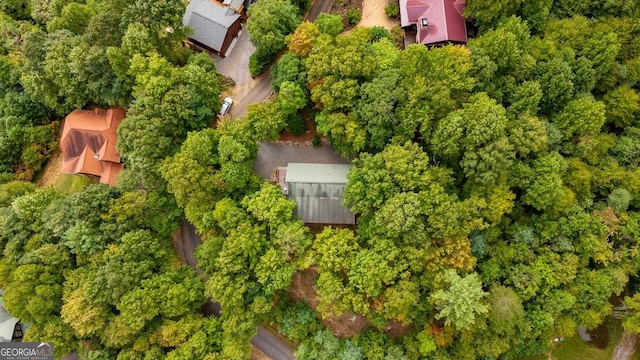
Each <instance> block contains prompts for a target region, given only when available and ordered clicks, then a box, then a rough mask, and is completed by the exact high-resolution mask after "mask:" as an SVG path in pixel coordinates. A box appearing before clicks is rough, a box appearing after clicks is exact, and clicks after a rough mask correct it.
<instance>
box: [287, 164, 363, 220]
mask: <svg viewBox="0 0 640 360" xmlns="http://www.w3.org/2000/svg"><path fill="white" fill-rule="evenodd" d="M350 168H351V165H347V164H308V163H289V164H287V167H286V168H278V176H277V177H278V183H279V184H280V186H281V187H282V190H283V191H284V193H285V194H286V195H287V198H288V199H290V200H294V201H295V202H296V204H297V206H296V209H295V215H296V216H297V217H298V218H299V219H301V220H302V221H304V222H305V223H308V224H334V225H337V224H355V223H356V216H355V215H354V214H353V213H352V212H351V210H349V209H348V208H346V207H345V206H344V205H342V201H343V200H344V197H343V193H344V188H345V186H346V185H347V174H348V173H349V169H350ZM283 179H284V181H283Z"/></svg>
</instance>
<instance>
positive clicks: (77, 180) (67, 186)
mask: <svg viewBox="0 0 640 360" xmlns="http://www.w3.org/2000/svg"><path fill="white" fill-rule="evenodd" d="M95 183H97V180H96V179H95V178H93V177H91V176H88V175H84V174H64V173H62V174H60V175H58V177H57V178H56V180H55V183H54V185H53V186H54V187H55V188H56V189H58V190H59V191H61V192H63V193H67V194H71V193H74V192H78V191H80V190H82V188H84V187H85V186H87V185H90V184H95Z"/></svg>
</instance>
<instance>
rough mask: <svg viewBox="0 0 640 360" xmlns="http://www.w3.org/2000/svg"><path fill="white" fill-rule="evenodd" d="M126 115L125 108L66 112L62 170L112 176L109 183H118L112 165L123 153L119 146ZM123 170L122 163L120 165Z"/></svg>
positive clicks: (61, 142)
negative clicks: (117, 148)
mask: <svg viewBox="0 0 640 360" xmlns="http://www.w3.org/2000/svg"><path fill="white" fill-rule="evenodd" d="M124 117H125V112H124V110H122V109H108V110H106V111H105V110H103V109H95V110H74V111H73V112H71V114H69V115H68V116H67V118H66V119H65V122H64V127H63V129H62V137H61V139H60V148H61V149H62V155H63V163H62V171H63V172H66V173H73V174H76V173H84V174H91V175H97V176H103V175H104V174H105V173H106V172H108V173H109V174H108V176H107V177H106V178H107V179H110V178H111V177H113V179H112V181H108V182H107V183H109V184H112V183H113V184H115V176H117V174H118V173H119V172H120V171H119V170H117V171H113V167H112V165H108V164H119V163H120V154H118V152H117V150H116V142H117V141H118V134H117V129H118V125H120V123H121V122H122V119H124ZM116 168H119V169H120V170H121V168H122V165H120V166H119V167H118V166H116Z"/></svg>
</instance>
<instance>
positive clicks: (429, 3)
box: [400, 0, 467, 46]
mask: <svg viewBox="0 0 640 360" xmlns="http://www.w3.org/2000/svg"><path fill="white" fill-rule="evenodd" d="M465 7H466V3H465V1H464V0H400V25H401V26H402V27H403V28H405V29H411V30H414V29H415V34H416V42H417V43H419V44H424V45H429V46H436V45H443V44H447V43H454V44H465V43H466V42H467V21H466V19H465V17H464V9H465Z"/></svg>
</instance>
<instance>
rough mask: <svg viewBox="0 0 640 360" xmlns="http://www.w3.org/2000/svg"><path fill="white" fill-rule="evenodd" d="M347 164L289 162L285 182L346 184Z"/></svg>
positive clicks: (348, 166) (349, 166)
mask: <svg viewBox="0 0 640 360" xmlns="http://www.w3.org/2000/svg"><path fill="white" fill-rule="evenodd" d="M350 168H351V165H349V164H309V163H289V164H288V165H287V175H286V178H285V182H287V183H289V182H294V183H315V184H346V183H347V174H348V173H349V169H350Z"/></svg>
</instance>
